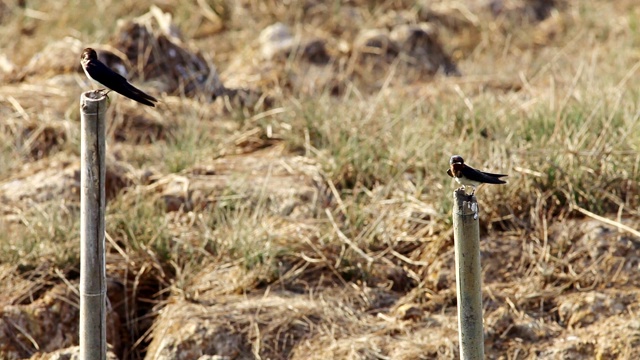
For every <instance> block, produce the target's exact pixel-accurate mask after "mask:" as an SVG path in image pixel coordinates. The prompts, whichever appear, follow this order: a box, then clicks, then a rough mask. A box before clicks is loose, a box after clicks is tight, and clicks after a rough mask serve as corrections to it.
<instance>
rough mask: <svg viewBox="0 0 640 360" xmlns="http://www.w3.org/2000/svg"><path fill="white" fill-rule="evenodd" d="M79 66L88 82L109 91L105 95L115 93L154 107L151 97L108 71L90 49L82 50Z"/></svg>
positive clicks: (153, 100) (154, 101)
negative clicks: (91, 81)
mask: <svg viewBox="0 0 640 360" xmlns="http://www.w3.org/2000/svg"><path fill="white" fill-rule="evenodd" d="M80 64H81V65H82V70H84V73H85V74H86V75H87V77H88V78H89V79H90V80H93V81H94V82H96V83H98V85H100V86H104V87H105V88H107V89H109V90H108V91H107V92H106V94H108V93H109V92H110V91H115V92H117V93H118V94H120V95H123V96H126V97H128V98H129V99H131V100H134V101H137V102H139V103H141V104H144V105H147V106H151V107H155V104H154V103H156V102H158V100H157V99H156V98H154V97H153V96H151V95H149V94H146V93H145V92H143V91H142V90H140V89H138V88H136V87H135V86H133V85H131V84H130V83H129V82H128V81H127V79H125V78H124V77H123V76H122V75H120V74H118V73H116V72H114V71H113V70H111V69H109V67H108V66H107V65H105V64H103V63H102V62H101V61H100V60H98V55H97V54H96V51H95V50H93V49H92V48H86V49H84V51H83V52H82V56H81V57H80ZM106 94H105V95H106Z"/></svg>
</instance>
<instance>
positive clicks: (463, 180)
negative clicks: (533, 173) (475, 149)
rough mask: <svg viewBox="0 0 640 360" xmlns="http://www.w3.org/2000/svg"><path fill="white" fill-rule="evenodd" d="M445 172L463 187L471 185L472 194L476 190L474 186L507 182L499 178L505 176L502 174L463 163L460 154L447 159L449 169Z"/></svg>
mask: <svg viewBox="0 0 640 360" xmlns="http://www.w3.org/2000/svg"><path fill="white" fill-rule="evenodd" d="M447 174H449V176H451V177H452V178H454V179H456V182H458V184H460V185H462V186H464V187H465V189H466V187H467V186H471V187H472V188H473V192H472V193H471V195H473V194H474V193H475V192H476V187H477V186H480V185H481V184H506V183H507V182H506V181H504V180H501V179H500V178H501V177H504V176H507V175H503V174H492V173H488V172H484V171H480V170H476V169H474V168H472V167H471V166H469V165H467V164H465V163H464V159H463V158H462V156H460V155H453V156H452V157H451V159H450V160H449V169H448V170H447Z"/></svg>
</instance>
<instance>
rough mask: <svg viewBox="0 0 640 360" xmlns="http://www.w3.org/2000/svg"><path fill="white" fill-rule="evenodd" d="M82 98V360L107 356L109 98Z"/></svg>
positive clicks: (90, 92) (84, 95)
mask: <svg viewBox="0 0 640 360" xmlns="http://www.w3.org/2000/svg"><path fill="white" fill-rule="evenodd" d="M95 94H96V93H95V92H92V91H88V92H85V93H83V94H82V96H81V98H80V113H81V120H80V122H81V123H80V128H81V145H80V157H81V164H80V167H81V168H80V172H81V173H80V188H81V194H80V359H81V360H104V359H106V356H107V340H106V335H107V327H106V293H107V286H106V274H105V249H104V243H105V228H104V217H105V207H106V206H105V202H106V200H105V173H106V170H105V169H106V164H105V150H106V146H105V111H106V109H107V98H106V96H104V95H102V96H100V97H99V98H97V99H94V98H92V97H91V96H92V95H95Z"/></svg>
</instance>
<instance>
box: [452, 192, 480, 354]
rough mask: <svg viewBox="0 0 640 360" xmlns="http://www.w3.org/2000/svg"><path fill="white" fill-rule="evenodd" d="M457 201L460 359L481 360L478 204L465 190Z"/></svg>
mask: <svg viewBox="0 0 640 360" xmlns="http://www.w3.org/2000/svg"><path fill="white" fill-rule="evenodd" d="M453 198H454V200H455V205H454V208H453V239H454V243H455V253H456V289H457V296H458V338H459V341H460V359H463V360H471V359H473V360H476V359H478V360H479V359H483V358H484V335H483V324H482V288H481V285H482V278H481V277H482V274H481V272H480V271H481V270H480V227H479V225H478V223H479V221H478V201H477V199H476V197H475V196H469V195H466V194H465V192H464V190H461V189H458V190H456V191H455V192H454V193H453Z"/></svg>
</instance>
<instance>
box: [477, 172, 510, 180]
mask: <svg viewBox="0 0 640 360" xmlns="http://www.w3.org/2000/svg"><path fill="white" fill-rule="evenodd" d="M482 173H483V174H486V175H489V176H493V177H497V178H501V177H504V176H509V175H505V174H494V173H489V172H485V171H483V172H482Z"/></svg>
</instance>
